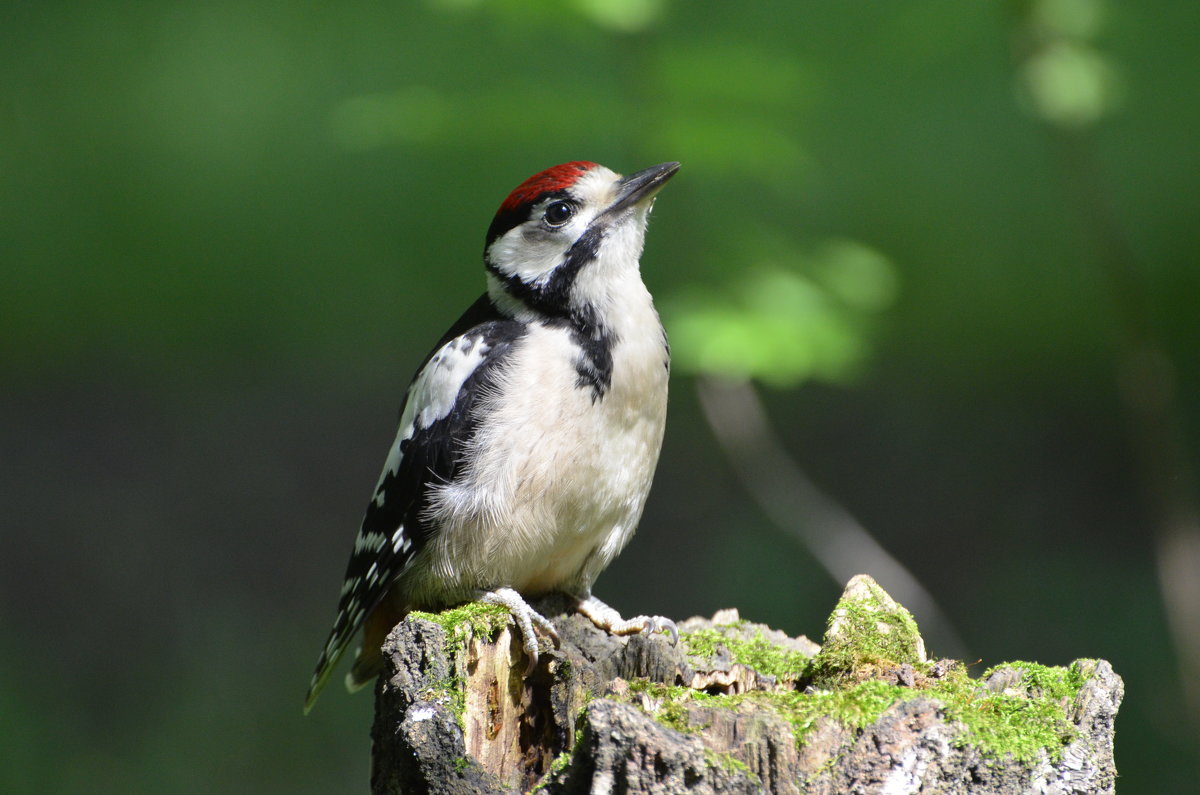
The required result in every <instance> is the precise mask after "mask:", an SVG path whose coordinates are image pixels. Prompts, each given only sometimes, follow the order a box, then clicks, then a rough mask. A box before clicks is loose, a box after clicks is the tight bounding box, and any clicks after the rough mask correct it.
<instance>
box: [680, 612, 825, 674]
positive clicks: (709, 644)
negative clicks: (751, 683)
mask: <svg viewBox="0 0 1200 795" xmlns="http://www.w3.org/2000/svg"><path fill="white" fill-rule="evenodd" d="M735 626H736V625H735ZM680 640H682V641H683V644H684V648H686V649H687V653H688V654H691V655H693V656H695V657H705V658H708V657H712V656H713V655H714V654H716V653H717V650H718V649H719V648H720V647H722V646H724V647H725V648H726V649H729V653H730V654H731V655H732V656H733V661H734V662H735V663H741V664H742V665H745V666H748V667H750V668H753V669H754V670H756V671H758V672H759V673H760V674H765V675H767V676H774V677H775V678H777V679H796V678H798V677H799V676H800V674H801V673H803V672H804V669H805V667H806V666H807V665H808V661H809V658H808V656H807V655H805V654H802V653H801V652H798V651H792V650H790V649H784V648H782V647H780V646H777V645H775V644H774V643H772V642H771V641H769V640H767V639H766V638H765V637H763V634H762V632H761V631H760V632H756V633H755V634H754V637H752V638H750V639H748V640H747V639H744V638H739V637H736V636H729V635H726V634H724V633H722V632H721V630H719V629H702V630H699V631H697V632H685V633H683V634H682V635H681V636H680Z"/></svg>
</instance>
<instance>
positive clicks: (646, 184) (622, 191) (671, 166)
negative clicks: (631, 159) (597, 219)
mask: <svg viewBox="0 0 1200 795" xmlns="http://www.w3.org/2000/svg"><path fill="white" fill-rule="evenodd" d="M678 170H679V164H678V163H674V162H671V163H659V164H658V165H657V166H650V168H644V169H642V170H641V171H639V172H637V173H636V174H630V175H629V176H628V177H623V178H622V179H621V181H620V182H618V183H617V186H618V187H617V198H616V201H614V202H613V203H612V204H610V205H609V206H608V207H607V208H605V210H604V214H605V215H616V214H618V213H621V212H623V211H624V210H626V209H628V208H630V207H632V206H633V205H635V204H637V203H638V202H640V201H645V200H646V199H649V198H651V197H653V196H654V194H656V193H658V191H659V189H660V188H662V186H663V185H666V184H667V180H669V179H670V178H671V177H673V176H675V172H676V171H678Z"/></svg>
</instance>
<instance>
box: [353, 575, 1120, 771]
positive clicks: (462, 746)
mask: <svg viewBox="0 0 1200 795" xmlns="http://www.w3.org/2000/svg"><path fill="white" fill-rule="evenodd" d="M538 607H539V608H540V609H541V611H542V612H543V614H544V615H546V616H548V617H551V618H552V620H553V621H554V624H555V626H556V627H557V628H558V631H559V634H560V636H561V640H562V643H561V646H560V647H559V648H557V649H546V650H544V651H543V653H542V655H541V659H540V661H539V663H538V666H537V668H536V669H535V670H534V671H533V673H532V674H531V675H529V676H525V675H524V671H525V668H526V660H525V658H524V653H523V652H522V650H521V647H520V644H519V643H518V642H517V641H516V639H515V638H514V636H513V631H512V627H511V623H510V621H509V619H508V617H507V615H506V614H505V613H504V612H503V611H502V610H500V609H497V608H494V607H489V606H484V605H468V606H465V607H461V608H456V609H454V610H450V611H447V612H445V613H442V614H439V615H436V616H435V615H429V614H413V615H410V616H409V617H408V618H407V619H405V621H404V622H403V623H401V624H400V625H399V626H398V627H397V628H396V629H395V630H394V631H393V632H392V634H391V635H390V636H389V638H388V640H387V642H386V644H385V645H384V653H385V657H386V659H387V662H388V668H387V671H386V672H385V674H384V675H383V676H382V677H381V678H380V681H379V685H378V688H377V691H376V715H375V725H374V728H373V731H372V737H373V740H374V748H373V755H372V771H371V784H372V789H373V791H374V792H376V793H400V792H403V793H425V792H428V793H516V792H528V791H531V790H536V791H538V792H544V793H585V792H586V793H608V792H614V793H641V792H646V793H651V792H653V793H676V792H685V791H686V792H696V793H727V792H728V793H735V792H736V793H741V792H746V793H750V792H771V793H802V792H805V793H829V794H830V795H832V794H833V793H919V792H938V793H951V792H970V793H1023V792H1039V793H1064V795H1065V793H1108V792H1112V791H1113V786H1114V780H1115V777H1116V770H1115V768H1114V766H1113V754H1112V743H1113V720H1114V718H1115V715H1116V711H1117V707H1118V705H1119V704H1120V701H1121V697H1122V694H1123V685H1122V683H1121V679H1120V677H1118V676H1117V675H1116V674H1115V673H1114V672H1113V670H1112V668H1111V666H1109V664H1108V663H1107V662H1104V661H1102V660H1078V661H1076V662H1074V663H1072V664H1071V665H1070V666H1069V667H1066V668H1051V667H1046V666H1042V665H1036V664H1032V663H1010V664H1007V665H1002V666H998V667H996V668H993V669H991V670H989V671H987V672H986V673H984V674H983V676H982V677H980V678H979V679H972V678H970V677H969V676H968V675H967V673H966V671H965V669H964V667H963V665H962V664H961V663H958V662H955V661H952V660H936V661H933V660H929V659H927V657H926V653H925V646H924V642H923V641H922V640H921V636H920V634H919V633H918V631H917V626H916V624H915V623H914V621H913V619H912V616H911V615H909V613H908V611H906V610H905V609H904V608H903V607H900V606H899V605H897V604H896V603H895V602H894V601H893V600H892V599H891V598H890V597H889V596H888V595H887V594H886V593H885V592H884V591H883V589H882V588H880V587H879V586H878V585H877V584H876V583H875V582H874V581H873V580H871V579H870V578H869V577H866V576H862V575H860V576H858V577H855V578H854V579H852V580H851V581H850V583H849V584H848V585H847V587H846V591H845V593H844V594H843V595H842V598H841V600H840V601H839V602H838V604H837V607H836V608H835V610H834V612H833V614H832V615H831V616H830V621H829V627H828V631H827V632H826V635H825V638H824V643H823V645H822V646H818V645H817V644H815V643H813V642H812V641H809V640H808V639H807V638H804V637H799V638H790V637H788V636H787V635H785V634H784V633H782V632H778V631H776V630H772V629H770V628H768V627H765V626H762V625H758V624H751V623H749V622H746V621H743V620H741V619H740V618H739V616H738V614H737V611H735V610H726V611H721V612H719V613H717V615H715V616H713V618H711V619H699V618H693V619H689V620H687V621H685V622H683V623H682V624H680V627H679V628H680V631H681V633H682V637H681V641H680V643H679V645H678V646H675V647H673V646H671V645H670V643H669V642H668V641H667V639H666V638H665V637H662V636H656V637H643V636H633V637H629V638H616V637H612V636H610V635H608V634H607V633H605V632H602V631H600V630H598V629H596V628H595V627H594V626H592V625H591V623H590V622H588V621H587V620H586V619H584V618H582V617H581V616H578V615H575V614H572V613H570V612H569V611H567V610H566V608H567V607H568V605H567V603H566V602H565V601H563V600H560V599H549V600H546V601H543V602H542V603H540V604H539V605H538Z"/></svg>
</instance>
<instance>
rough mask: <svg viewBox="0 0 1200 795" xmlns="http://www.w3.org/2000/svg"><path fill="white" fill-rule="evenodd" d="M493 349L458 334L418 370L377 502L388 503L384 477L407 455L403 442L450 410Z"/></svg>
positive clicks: (379, 503) (377, 494) (475, 339)
mask: <svg viewBox="0 0 1200 795" xmlns="http://www.w3.org/2000/svg"><path fill="white" fill-rule="evenodd" d="M489 349H490V346H489V345H488V344H487V343H485V342H483V341H481V340H480V339H479V338H478V337H472V336H464V337H455V338H454V339H452V340H450V341H449V342H447V343H446V344H445V345H443V346H442V347H441V349H440V350H439V351H438V352H437V353H435V354H434V355H433V357H432V358H431V359H430V360H429V362H428V363H427V364H426V365H425V366H424V367H423V368H422V369H421V372H420V373H418V374H417V377H416V379H415V380H414V381H413V383H412V386H411V387H409V389H408V401H407V402H406V403H405V404H404V413H403V414H402V415H401V417H400V429H399V431H398V432H397V433H396V441H394V442H393V443H392V449H391V450H390V451H388V457H387V461H386V462H385V463H384V465H383V472H382V473H381V474H380V475H379V482H378V483H376V484H375V499H374V502H375V504H376V505H377V506H382V505H383V503H384V495H383V492H382V491H381V489H382V487H383V481H384V479H385V478H387V476H388V475H394V474H395V473H396V472H397V470H399V469H400V459H401V458H402V457H403V453H402V452H401V451H400V444H401V442H405V441H407V440H408V439H411V438H412V436H413V434H414V433H416V432H417V431H418V430H422V429H424V428H428V427H429V426H430V425H432V424H433V423H435V422H437V421H438V420H440V419H442V418H443V417H445V416H446V415H448V414H449V413H450V411H451V410H452V409H453V408H454V404H455V402H456V401H457V400H458V393H459V392H461V391H462V387H463V384H464V383H466V380H467V379H468V378H470V377H471V373H473V372H475V370H476V369H477V368H478V367H479V365H480V364H482V363H483V360H484V357H485V356H486V355H487V352H488V350H489Z"/></svg>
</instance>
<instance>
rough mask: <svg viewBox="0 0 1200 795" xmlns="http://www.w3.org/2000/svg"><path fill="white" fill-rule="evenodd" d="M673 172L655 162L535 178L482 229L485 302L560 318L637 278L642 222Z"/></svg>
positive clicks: (565, 169)
mask: <svg viewBox="0 0 1200 795" xmlns="http://www.w3.org/2000/svg"><path fill="white" fill-rule="evenodd" d="M678 170H679V164H678V163H662V164H660V165H657V166H651V167H650V168H647V169H644V170H642V171H639V172H637V173H636V174H630V175H629V176H627V177H624V176H621V175H620V174H617V173H615V172H613V171H611V170H609V169H607V168H605V167H604V166H601V165H597V164H596V163H588V162H582V161H576V162H572V163H563V164H562V165H558V166H554V167H553V168H548V169H546V170H545V171H542V172H540V173H538V174H534V175H533V176H532V177H530V178H529V179H527V180H525V181H524V182H522V183H521V184H520V185H518V186H517V187H516V189H515V190H513V192H512V193H510V194H509V195H508V198H507V199H505V200H504V202H503V203H502V204H501V205H500V209H499V210H497V212H496V217H495V219H494V220H493V221H492V225H491V227H490V228H489V229H488V236H487V244H486V247H485V248H484V255H483V257H484V264H485V265H486V267H487V271H488V291H489V293H490V294H491V295H492V299H493V300H494V301H495V302H496V303H497V304H498V305H501V306H506V307H507V308H509V309H510V311H511V312H513V313H514V314H519V313H523V312H534V313H538V314H543V315H552V316H554V315H565V314H569V313H571V312H572V311H573V310H574V309H577V308H578V307H580V306H582V305H587V304H595V303H597V302H599V301H600V300H601V299H602V297H603V296H602V295H601V294H603V293H605V292H606V291H607V289H608V286H609V283H610V282H615V281H617V280H620V279H623V278H629V277H633V278H638V276H637V270H638V258H639V257H640V256H641V253H642V243H643V240H644V239H645V233H646V217H647V215H648V214H649V213H650V207H651V205H652V204H654V196H655V194H656V193H658V190H659V189H660V188H661V187H662V186H663V185H664V184H665V183H666V181H667V180H669V179H670V178H671V177H672V176H673V175H674V174H675V172H676V171H678Z"/></svg>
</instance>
